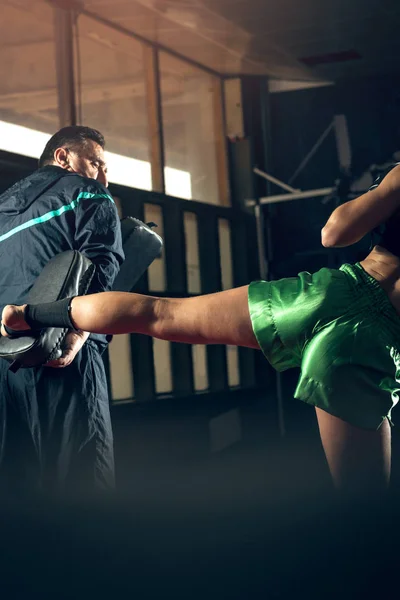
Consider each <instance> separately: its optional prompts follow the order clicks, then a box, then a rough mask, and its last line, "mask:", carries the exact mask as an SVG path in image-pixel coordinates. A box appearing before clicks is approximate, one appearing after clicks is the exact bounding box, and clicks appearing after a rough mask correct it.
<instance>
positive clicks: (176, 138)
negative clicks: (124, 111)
mask: <svg viewBox="0 0 400 600" xmlns="http://www.w3.org/2000/svg"><path fill="white" fill-rule="evenodd" d="M160 73H161V95H162V117H163V127H164V146H165V163H166V169H165V184H166V191H167V194H169V195H171V196H178V197H180V198H186V199H188V200H191V199H192V198H193V199H195V200H200V201H202V202H208V203H211V204H219V201H220V198H219V197H218V196H219V191H218V172H217V143H216V140H217V134H218V132H217V131H216V122H215V121H216V119H215V114H216V111H215V97H214V95H215V94H216V82H218V80H216V78H214V77H213V76H211V75H209V74H208V73H205V72H204V71H201V70H200V69H197V68H195V67H193V66H191V65H188V64H186V63H185V62H183V61H180V60H178V59H176V58H174V57H172V56H170V55H168V54H166V53H163V52H161V53H160Z"/></svg>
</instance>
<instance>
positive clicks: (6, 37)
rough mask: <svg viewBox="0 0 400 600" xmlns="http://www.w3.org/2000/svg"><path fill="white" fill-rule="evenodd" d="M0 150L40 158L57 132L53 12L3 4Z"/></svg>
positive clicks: (37, 5)
mask: <svg viewBox="0 0 400 600" xmlns="http://www.w3.org/2000/svg"><path fill="white" fill-rule="evenodd" d="M0 39H1V61H0V149H2V150H6V151H8V152H15V153H18V154H24V155H25V156H31V157H34V158H38V157H39V156H40V155H41V153H42V151H43V148H44V146H45V144H46V142H47V140H48V139H49V137H50V136H51V135H52V134H53V133H55V132H56V131H57V130H58V129H59V115H58V94H57V75H56V63H55V34H54V12H53V8H52V7H51V6H50V5H49V4H48V3H47V2H44V1H43V2H42V1H36V2H32V1H31V0H19V1H18V2H7V1H5V2H4V1H3V2H2V3H1V19H0Z"/></svg>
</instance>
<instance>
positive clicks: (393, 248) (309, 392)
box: [2, 166, 400, 493]
mask: <svg viewBox="0 0 400 600" xmlns="http://www.w3.org/2000/svg"><path fill="white" fill-rule="evenodd" d="M382 224H385V229H384V232H383V234H382V236H381V239H380V244H379V245H378V246H375V247H374V248H373V249H372V250H371V252H370V253H369V254H368V256H367V257H366V258H365V259H364V260H363V261H362V262H361V263H357V264H353V265H348V264H345V265H343V266H342V267H341V268H340V269H338V270H335V269H327V268H323V269H321V270H320V271H318V272H317V273H314V274H310V273H307V272H303V273H300V274H299V275H298V276H297V277H292V278H287V279H282V280H279V281H272V282H266V281H257V282H253V283H251V284H250V285H249V286H244V287H240V288H237V289H232V290H228V291H224V292H220V293H216V294H211V295H206V296H198V297H196V298H182V299H175V298H174V299H172V298H156V297H150V296H144V295H139V294H124V293H114V292H109V293H99V294H95V295H89V296H85V297H76V298H74V299H72V301H70V300H67V301H63V300H61V301H59V303H52V304H49V305H38V306H26V305H23V306H15V305H10V306H7V307H5V309H4V311H3V315H2V321H3V324H4V325H6V326H7V327H10V328H12V329H15V330H23V329H27V328H28V327H31V328H41V327H46V326H50V325H53V326H62V325H64V324H65V322H66V319H69V321H67V322H70V325H71V326H73V327H75V328H76V329H77V330H83V331H91V332H96V333H108V334H110V333H112V334H121V333H141V334H145V335H150V336H153V337H156V338H159V339H163V340H170V341H174V342H184V343H189V344H228V345H236V346H245V347H249V348H260V349H261V350H262V351H263V353H264V355H265V356H266V358H267V359H268V361H269V362H270V363H271V365H272V366H273V367H275V369H277V370H278V371H284V370H286V369H289V368H292V367H300V368H301V374H300V378H299V381H298V385H297V389H296V392H295V397H296V398H299V399H300V400H303V401H305V402H307V403H308V404H310V405H313V406H314V407H315V408H316V413H317V419H318V424H319V430H320V434H321V440H322V444H323V447H324V450H325V454H326V457H327V461H328V464H329V467H330V471H331V473H332V476H333V480H334V482H335V484H336V485H337V486H338V487H340V488H341V489H343V490H348V491H351V490H354V491H360V489H362V488H364V489H367V490H368V491H369V492H371V493H373V492H380V491H382V490H385V489H386V488H387V485H388V483H389V478H390V462H391V430H390V422H391V411H392V408H393V407H394V405H395V404H396V403H397V401H398V394H399V393H400V316H399V315H400V236H399V229H400V166H396V167H394V168H393V170H392V171H391V172H390V173H388V174H387V175H386V177H385V178H384V179H383V181H382V182H381V183H380V185H379V186H377V187H375V188H374V189H372V190H371V191H369V192H367V193H366V194H364V195H362V196H361V197H359V198H357V199H355V200H352V201H350V202H347V203H346V204H343V205H341V206H339V207H338V208H337V209H336V210H335V211H334V212H333V213H332V215H331V217H330V218H329V220H328V222H327V223H326V225H325V227H324V228H323V230H322V243H323V245H324V246H326V247H345V246H349V245H351V244H354V243H356V242H357V241H359V240H360V239H361V238H363V237H364V236H365V235H367V234H369V233H371V232H372V231H373V230H375V229H376V228H377V227H378V226H379V225H382ZM2 333H3V335H4V334H6V333H5V330H4V327H3V328H2Z"/></svg>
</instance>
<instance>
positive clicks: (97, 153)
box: [55, 140, 108, 187]
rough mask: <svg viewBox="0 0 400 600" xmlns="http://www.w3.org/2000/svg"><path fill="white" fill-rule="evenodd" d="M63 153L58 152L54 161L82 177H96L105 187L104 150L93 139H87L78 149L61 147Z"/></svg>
mask: <svg viewBox="0 0 400 600" xmlns="http://www.w3.org/2000/svg"><path fill="white" fill-rule="evenodd" d="M63 150H64V151H65V153H61V152H60V154H59V158H58V157H57V152H58V151H57V152H56V161H55V162H56V163H57V164H59V165H60V166H62V167H63V168H64V169H66V170H67V171H70V172H71V173H79V175H83V176H84V177H90V179H96V180H97V181H99V182H100V183H102V184H103V185H104V186H105V187H108V179H107V165H106V162H105V157H104V150H103V148H102V147H101V146H99V144H96V142H94V141H93V140H87V141H86V144H85V145H84V146H83V147H82V148H79V149H78V150H72V149H69V148H63Z"/></svg>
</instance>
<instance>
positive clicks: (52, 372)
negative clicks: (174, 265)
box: [0, 166, 124, 494]
mask: <svg viewBox="0 0 400 600" xmlns="http://www.w3.org/2000/svg"><path fill="white" fill-rule="evenodd" d="M70 249H75V250H79V251H81V252H82V253H83V254H85V255H86V256H88V257H89V258H90V259H91V260H92V261H93V263H94V264H95V265H96V273H95V276H94V278H93V281H92V283H91V287H90V290H89V293H95V292H99V291H106V290H109V289H110V288H111V286H112V284H113V281H114V279H115V276H116V275H117V273H118V270H119V266H120V264H121V263H122V261H123V260H124V255H123V250H122V242H121V229H120V222H119V218H118V213H117V210H116V207H115V204H114V202H113V200H112V198H111V196H110V195H109V193H108V192H107V189H106V188H105V187H104V186H103V185H101V184H100V183H98V182H97V181H95V180H94V179H88V178H86V177H82V176H80V175H77V174H76V173H68V172H67V171H65V170H64V169H61V168H59V167H54V166H48V167H44V168H42V169H39V170H38V171H36V172H35V173H33V174H32V175H30V176H29V177H27V178H26V179H24V180H22V181H20V182H18V183H16V184H15V185H14V186H12V187H11V188H10V189H9V190H7V191H6V192H5V193H4V194H2V195H1V196H0V265H1V269H0V310H1V309H2V308H3V306H4V305H5V304H9V303H12V304H23V303H24V302H25V299H26V295H27V293H28V292H29V290H30V289H31V287H32V285H33V283H34V282H35V280H36V278H37V276H38V275H39V273H40V272H41V271H42V269H43V267H44V266H45V265H46V263H47V262H48V261H49V260H50V259H51V258H52V257H53V256H55V255H56V254H59V253H60V252H64V251H65V250H70ZM106 343H107V342H106V338H105V336H101V335H91V336H90V338H89V339H88V341H87V342H86V344H85V345H84V347H83V348H82V350H81V351H80V352H79V354H78V355H77V357H76V358H75V360H74V362H73V363H72V364H71V365H70V366H69V367H66V368H65V369H52V368H48V367H47V368H46V367H41V368H32V369H20V370H19V371H18V372H17V373H11V372H10V371H9V370H8V364H7V363H6V362H5V361H3V360H0V385H1V396H0V481H1V482H2V484H4V485H5V491H7V490H11V489H16V490H18V489H24V488H29V489H36V490H38V491H40V490H41V489H48V490H52V489H54V490H60V489H64V490H66V491H67V490H69V491H71V492H72V493H79V492H80V491H84V490H91V489H95V488H96V487H103V488H109V487H112V486H113V483H114V459H113V438H112V429H111V422H110V412H109V402H108V390H107V382H106V376H105V371H104V365H103V361H102V358H101V353H102V351H103V350H104V349H105V347H106ZM1 493H2V492H1V488H0V494H1Z"/></svg>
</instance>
